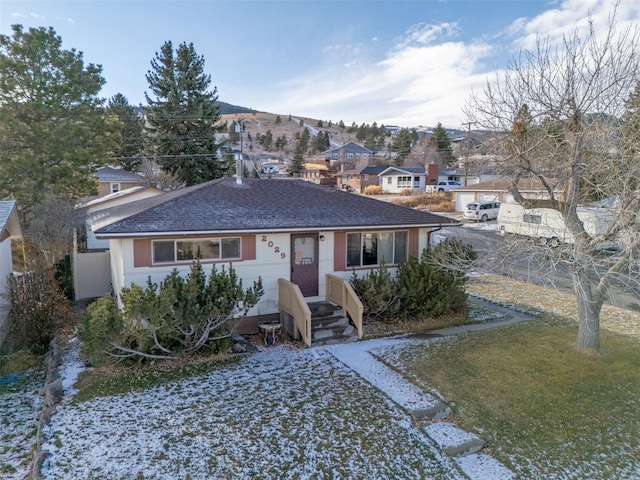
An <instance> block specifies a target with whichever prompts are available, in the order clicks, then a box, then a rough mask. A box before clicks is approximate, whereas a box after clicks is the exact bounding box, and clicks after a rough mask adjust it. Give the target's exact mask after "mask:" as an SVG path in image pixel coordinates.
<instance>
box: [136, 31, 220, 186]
mask: <svg viewBox="0 0 640 480" xmlns="http://www.w3.org/2000/svg"><path fill="white" fill-rule="evenodd" d="M146 78H147V82H148V83H149V88H150V90H151V94H152V96H153V98H152V97H151V96H150V95H148V94H147V93H146V92H145V97H146V99H147V104H148V107H147V109H146V111H147V119H148V122H149V124H150V125H151V128H150V131H151V135H149V139H150V150H151V152H152V153H153V154H155V155H157V157H158V162H159V163H160V164H161V165H162V167H163V169H165V170H166V171H168V172H170V173H172V174H173V175H175V176H176V177H177V178H179V179H181V180H182V181H184V182H185V184H187V185H194V184H197V183H201V182H205V181H207V180H211V179H213V178H218V177H221V176H223V175H224V165H223V164H222V162H220V161H219V160H218V158H217V151H218V145H217V144H216V141H215V133H216V130H217V129H218V127H216V122H218V120H219V119H220V111H219V108H218V103H217V100H218V96H217V89H216V87H213V89H212V90H209V87H210V85H211V76H210V75H207V74H205V73H204V57H202V56H200V55H198V54H197V53H196V51H195V48H194V46H193V44H192V43H189V44H186V43H182V44H180V46H178V48H177V50H175V51H174V49H173V45H172V43H171V42H165V43H164V45H162V48H161V49H160V53H156V55H155V57H154V58H153V60H152V61H151V70H149V71H148V72H147V75H146Z"/></svg>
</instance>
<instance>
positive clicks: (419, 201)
mask: <svg viewBox="0 0 640 480" xmlns="http://www.w3.org/2000/svg"><path fill="white" fill-rule="evenodd" d="M391 203H394V204H396V205H402V206H403V207H409V208H416V209H420V210H429V211H431V212H453V211H455V205H454V202H453V200H452V198H451V194H450V193H442V192H433V193H423V194H420V195H412V196H410V197H408V198H407V199H406V200H405V199H397V200H392V202H391Z"/></svg>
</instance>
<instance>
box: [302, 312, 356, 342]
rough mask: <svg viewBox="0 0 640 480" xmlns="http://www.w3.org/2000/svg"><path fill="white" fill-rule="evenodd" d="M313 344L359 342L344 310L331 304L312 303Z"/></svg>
mask: <svg viewBox="0 0 640 480" xmlns="http://www.w3.org/2000/svg"><path fill="white" fill-rule="evenodd" d="M308 305H309V309H310V310H311V344H312V345H335V344H338V343H348V342H354V341H357V340H358V335H357V332H356V331H355V328H354V327H353V325H351V323H350V322H349V319H348V318H347V317H346V316H345V314H344V310H343V309H342V308H341V307H338V306H337V305H333V304H332V303H329V302H311V303H309V304H308Z"/></svg>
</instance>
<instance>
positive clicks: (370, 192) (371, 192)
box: [364, 185, 382, 195]
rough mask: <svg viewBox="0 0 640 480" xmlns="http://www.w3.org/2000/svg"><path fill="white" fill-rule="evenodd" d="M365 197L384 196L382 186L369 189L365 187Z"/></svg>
mask: <svg viewBox="0 0 640 480" xmlns="http://www.w3.org/2000/svg"><path fill="white" fill-rule="evenodd" d="M364 194H365V195H382V186H381V185H369V186H368V187H364Z"/></svg>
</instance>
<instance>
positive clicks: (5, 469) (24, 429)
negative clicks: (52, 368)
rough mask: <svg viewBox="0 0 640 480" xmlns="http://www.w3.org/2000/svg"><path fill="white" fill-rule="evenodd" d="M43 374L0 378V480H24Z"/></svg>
mask: <svg viewBox="0 0 640 480" xmlns="http://www.w3.org/2000/svg"><path fill="white" fill-rule="evenodd" d="M42 381H43V377H42V375H25V376H21V377H15V376H13V375H7V376H5V377H3V378H2V379H0V413H1V415H0V478H11V479H13V478H15V479H23V478H25V476H26V473H27V466H28V464H29V461H30V460H31V453H32V445H33V443H34V438H35V428H36V421H35V418H34V417H35V412H37V411H38V410H39V409H40V405H41V403H42V397H41V396H40V395H39V394H38V391H39V390H40V388H41V387H42Z"/></svg>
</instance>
